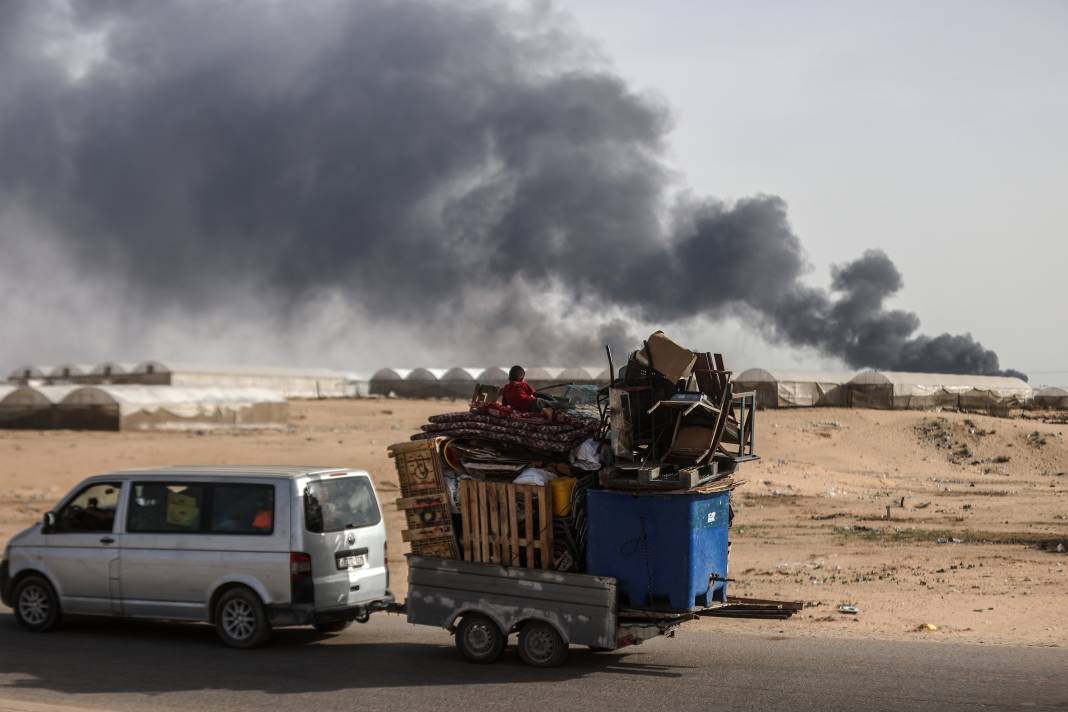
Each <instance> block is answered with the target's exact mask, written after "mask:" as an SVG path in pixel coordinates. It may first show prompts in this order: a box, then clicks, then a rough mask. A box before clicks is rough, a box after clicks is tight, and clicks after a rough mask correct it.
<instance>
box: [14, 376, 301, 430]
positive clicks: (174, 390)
mask: <svg viewBox="0 0 1068 712" xmlns="http://www.w3.org/2000/svg"><path fill="white" fill-rule="evenodd" d="M288 422H289V403H288V401H286V399H285V397H284V396H283V395H282V394H281V393H278V392H277V391H271V390H267V389H263V388H205V387H201V388H192V387H190V388H183V387H175V386H141V385H104V386H73V385H67V386H25V385H22V386H16V385H5V386H0V428H30V429H35V430H45V429H65V430H185V429H197V430H199V429H206V428H219V427H222V428H242V427H255V428H266V427H275V428H277V427H285V426H286V425H287V424H288Z"/></svg>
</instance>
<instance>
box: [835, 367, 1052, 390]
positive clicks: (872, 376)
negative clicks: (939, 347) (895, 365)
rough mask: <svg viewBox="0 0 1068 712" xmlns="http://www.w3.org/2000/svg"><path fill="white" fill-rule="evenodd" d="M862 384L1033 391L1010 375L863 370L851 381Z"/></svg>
mask: <svg viewBox="0 0 1068 712" xmlns="http://www.w3.org/2000/svg"><path fill="white" fill-rule="evenodd" d="M850 382H851V383H854V384H860V385H886V384H892V385H916V386H948V387H955V388H980V389H997V390H1002V391H1005V390H1009V391H1021V392H1027V393H1030V392H1031V386H1029V385H1027V383H1025V382H1024V381H1021V380H1020V379H1019V378H1012V377H1009V376H977V375H970V374H960V373H906V372H903V371H861V372H860V373H858V374H857V375H855V376H853V379H852V380H851V381H850Z"/></svg>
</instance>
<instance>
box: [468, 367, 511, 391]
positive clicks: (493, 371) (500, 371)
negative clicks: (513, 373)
mask: <svg viewBox="0 0 1068 712" xmlns="http://www.w3.org/2000/svg"><path fill="white" fill-rule="evenodd" d="M475 380H476V381H478V382H479V383H481V384H482V385H484V386H498V387H500V386H503V385H504V384H505V383H508V369H507V368H504V367H502V366H490V367H489V368H485V369H483V370H482V372H481V373H479V374H478V378H476V379H475Z"/></svg>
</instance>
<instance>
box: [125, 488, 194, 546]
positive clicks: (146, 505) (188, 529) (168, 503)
mask: <svg viewBox="0 0 1068 712" xmlns="http://www.w3.org/2000/svg"><path fill="white" fill-rule="evenodd" d="M206 490H207V485H204V484H171V483H164V482H160V483H155V482H135V483H134V485H133V488H132V490H131V491H132V495H131V497H130V514H129V517H128V518H127V522H126V531H128V532H131V533H135V534H136V533H142V534H162V533H179V534H180V533H192V532H199V531H200V529H201V519H202V517H203V513H204V504H205V501H206V496H205V495H206Z"/></svg>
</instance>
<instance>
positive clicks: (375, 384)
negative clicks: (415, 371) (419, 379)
mask: <svg viewBox="0 0 1068 712" xmlns="http://www.w3.org/2000/svg"><path fill="white" fill-rule="evenodd" d="M409 373H411V370H410V369H407V368H380V369H378V370H377V371H375V372H374V373H373V374H371V381H370V383H369V384H368V390H369V391H370V392H371V395H373V396H389V395H400V394H401V392H402V391H403V390H404V379H405V378H406V377H407V376H408V374H409Z"/></svg>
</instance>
